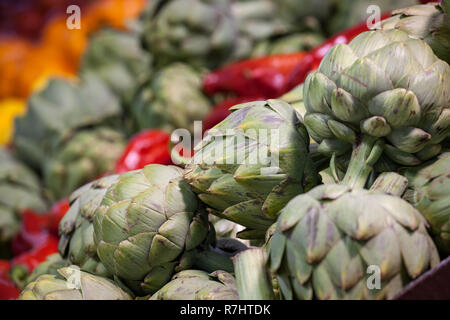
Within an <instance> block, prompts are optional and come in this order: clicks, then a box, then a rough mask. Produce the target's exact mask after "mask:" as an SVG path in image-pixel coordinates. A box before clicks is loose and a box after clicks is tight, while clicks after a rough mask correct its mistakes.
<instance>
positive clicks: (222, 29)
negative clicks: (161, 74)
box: [143, 0, 238, 68]
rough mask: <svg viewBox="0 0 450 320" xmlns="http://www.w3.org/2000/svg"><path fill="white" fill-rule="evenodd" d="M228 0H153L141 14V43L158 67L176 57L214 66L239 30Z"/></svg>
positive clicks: (225, 55)
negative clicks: (142, 26)
mask: <svg viewBox="0 0 450 320" xmlns="http://www.w3.org/2000/svg"><path fill="white" fill-rule="evenodd" d="M229 6H230V3H229V1H228V0H156V1H151V2H150V3H149V7H148V8H147V10H146V12H145V14H144V15H143V17H144V18H145V21H143V25H144V33H143V43H144V45H145V47H146V48H147V49H148V51H149V52H150V53H151V54H152V55H153V57H154V59H155V62H156V63H157V66H158V67H162V66H166V65H168V64H170V63H172V62H175V61H181V62H186V63H188V64H190V65H195V66H198V67H208V68H215V67H218V66H220V65H222V63H223V62H224V61H226V60H227V59H229V56H230V55H231V53H232V52H233V50H234V48H235V45H236V40H237V35H238V30H237V28H236V25H235V21H234V18H233V17H232V15H231V12H230V9H229Z"/></svg>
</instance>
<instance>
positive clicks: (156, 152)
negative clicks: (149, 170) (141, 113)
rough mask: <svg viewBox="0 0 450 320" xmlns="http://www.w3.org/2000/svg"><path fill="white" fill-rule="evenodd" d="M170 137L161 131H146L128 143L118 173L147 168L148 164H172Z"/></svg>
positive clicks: (118, 162) (117, 168) (118, 163)
mask: <svg viewBox="0 0 450 320" xmlns="http://www.w3.org/2000/svg"><path fill="white" fill-rule="evenodd" d="M169 141H170V135H169V134H168V133H167V132H165V131H161V130H145V131H142V132H141V133H138V134H136V135H135V136H134V137H133V138H131V140H130V141H129V142H128V145H127V147H126V148H125V150H124V152H123V153H122V156H121V157H120V158H119V160H118V161H117V163H116V169H115V171H116V173H124V172H127V171H131V170H137V169H141V168H143V167H145V166H146V165H147V164H151V163H158V164H164V165H169V164H172V160H171V157H170V150H169Z"/></svg>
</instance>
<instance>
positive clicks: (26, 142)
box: [14, 74, 121, 171]
mask: <svg viewBox="0 0 450 320" xmlns="http://www.w3.org/2000/svg"><path fill="white" fill-rule="evenodd" d="M120 116H121V108H120V105H119V102H118V100H117V98H116V97H115V96H114V95H113V93H112V92H111V91H110V90H109V89H108V88H107V87H106V86H105V84H104V83H103V82H102V81H101V80H100V79H99V78H98V77H96V76H94V75H92V74H90V75H87V76H85V77H84V78H83V83H82V84H81V85H80V86H75V85H73V84H72V83H70V82H68V81H66V80H63V79H52V80H50V81H49V83H48V86H47V87H46V88H45V89H43V90H42V91H39V92H36V93H35V94H33V95H32V96H31V97H30V98H29V100H28V109H27V113H26V114H25V115H24V116H23V117H20V118H17V119H16V120H15V132H14V146H15V151H16V153H17V155H18V156H19V158H20V159H21V160H22V161H24V162H25V163H26V164H28V165H29V166H31V167H33V168H35V169H37V170H39V171H42V170H43V168H44V165H45V163H46V162H47V161H48V159H49V158H51V156H52V154H53V152H54V151H55V150H56V149H57V148H58V147H59V145H60V143H61V142H62V141H66V139H68V138H69V137H71V136H73V135H74V134H75V133H76V132H77V131H78V130H80V129H83V128H86V127H92V126H95V125H100V124H117V123H119V118H120Z"/></svg>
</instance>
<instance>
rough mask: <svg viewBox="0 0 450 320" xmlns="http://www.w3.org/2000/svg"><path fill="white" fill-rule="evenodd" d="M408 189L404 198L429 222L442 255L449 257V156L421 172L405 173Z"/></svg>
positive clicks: (449, 154) (430, 164) (422, 168)
mask: <svg viewBox="0 0 450 320" xmlns="http://www.w3.org/2000/svg"><path fill="white" fill-rule="evenodd" d="M402 173H403V174H404V175H405V176H406V178H408V181H409V186H408V189H407V191H406V193H405V195H404V198H405V199H406V200H408V201H409V202H411V203H412V204H413V205H414V206H415V207H416V209H417V210H419V211H420V212H421V213H422V214H423V216H424V217H425V218H426V219H427V221H428V223H429V224H430V226H431V234H432V235H433V238H434V241H435V243H436V245H437V246H438V248H439V249H440V250H441V252H442V253H443V254H445V255H447V254H450V153H449V152H446V153H443V154H441V155H440V156H439V158H438V159H437V160H436V161H434V162H431V163H428V164H427V165H424V166H421V167H419V168H409V169H406V170H404V171H403V172H402Z"/></svg>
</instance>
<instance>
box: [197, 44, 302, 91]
mask: <svg viewBox="0 0 450 320" xmlns="http://www.w3.org/2000/svg"><path fill="white" fill-rule="evenodd" d="M305 56H306V53H305V52H298V53H289V54H280V55H273V56H267V57H261V58H254V59H248V60H244V61H240V62H236V63H233V64H230V65H228V66H225V67H224V68H222V69H219V70H217V71H214V72H212V73H209V74H208V75H206V76H205V78H204V80H203V89H204V90H205V92H206V93H208V94H210V95H213V94H215V93H218V92H230V93H233V94H235V95H237V96H240V97H259V96H264V97H266V98H275V97H278V96H280V95H281V93H282V90H283V88H284V86H285V83H286V77H287V76H288V75H289V74H290V72H291V71H292V69H293V68H294V67H295V66H296V65H298V64H299V63H300V62H301V61H302V60H303V59H304V58H305Z"/></svg>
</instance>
